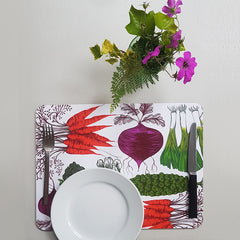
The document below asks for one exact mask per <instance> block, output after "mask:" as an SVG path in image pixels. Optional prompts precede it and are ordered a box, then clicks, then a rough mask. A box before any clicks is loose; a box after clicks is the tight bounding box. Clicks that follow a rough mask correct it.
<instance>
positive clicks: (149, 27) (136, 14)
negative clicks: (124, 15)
mask: <svg viewBox="0 0 240 240" xmlns="http://www.w3.org/2000/svg"><path fill="white" fill-rule="evenodd" d="M129 17H130V23H129V24H128V25H127V26H126V30H127V31H128V33H130V34H133V35H137V36H144V35H152V34H153V33H154V29H155V22H154V12H153V11H151V12H149V13H148V14H147V13H146V12H145V11H143V10H138V9H136V8H134V7H133V6H131V8H130V11H129Z"/></svg>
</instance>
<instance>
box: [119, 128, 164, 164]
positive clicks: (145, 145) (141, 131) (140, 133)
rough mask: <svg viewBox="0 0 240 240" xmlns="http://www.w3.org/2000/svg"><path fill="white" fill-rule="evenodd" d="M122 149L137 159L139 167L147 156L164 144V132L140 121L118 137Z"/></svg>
mask: <svg viewBox="0 0 240 240" xmlns="http://www.w3.org/2000/svg"><path fill="white" fill-rule="evenodd" d="M118 145H119V148H120V149H121V151H122V152H123V153H125V154H127V155H128V156H129V157H131V158H132V159H134V160H135V162H136V163H137V165H138V167H140V165H141V163H142V162H143V161H144V160H146V159H147V158H149V157H151V156H153V155H154V154H155V153H157V152H158V151H159V150H160V149H161V147H162V145H163V136H162V134H161V133H160V132H159V131H158V130H156V129H153V128H149V127H145V126H144V125H143V124H141V123H139V124H138V125H137V126H136V127H133V128H129V129H127V130H125V131H123V132H122V133H121V134H120V136H119V138H118Z"/></svg>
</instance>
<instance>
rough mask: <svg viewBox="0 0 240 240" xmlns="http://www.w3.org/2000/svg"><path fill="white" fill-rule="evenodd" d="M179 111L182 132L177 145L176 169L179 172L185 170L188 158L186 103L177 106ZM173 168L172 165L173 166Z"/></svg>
mask: <svg viewBox="0 0 240 240" xmlns="http://www.w3.org/2000/svg"><path fill="white" fill-rule="evenodd" d="M178 109H179V113H180V125H181V132H182V139H181V143H180V146H179V162H178V167H177V169H178V170H179V171H181V172H187V159H188V139H189V135H188V132H187V123H186V109H187V106H186V105H181V106H179V107H178ZM173 168H174V167H173Z"/></svg>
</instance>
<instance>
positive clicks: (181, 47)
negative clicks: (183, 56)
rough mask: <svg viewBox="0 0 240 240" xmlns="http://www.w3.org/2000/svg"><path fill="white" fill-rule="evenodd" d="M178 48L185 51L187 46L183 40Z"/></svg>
mask: <svg viewBox="0 0 240 240" xmlns="http://www.w3.org/2000/svg"><path fill="white" fill-rule="evenodd" d="M178 48H179V51H181V52H182V51H185V47H184V45H183V42H181V43H179V46H178Z"/></svg>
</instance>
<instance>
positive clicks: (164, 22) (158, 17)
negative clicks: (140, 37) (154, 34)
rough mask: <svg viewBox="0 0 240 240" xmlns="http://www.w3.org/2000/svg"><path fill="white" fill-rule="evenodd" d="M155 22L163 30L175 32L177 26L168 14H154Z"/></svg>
mask: <svg viewBox="0 0 240 240" xmlns="http://www.w3.org/2000/svg"><path fill="white" fill-rule="evenodd" d="M154 19H155V24H156V26H157V27H158V28H159V29H161V30H167V31H169V32H172V33H175V32H176V30H177V26H176V25H175V23H174V19H173V18H170V17H168V16H167V15H165V14H163V13H161V12H158V13H156V14H154Z"/></svg>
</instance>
